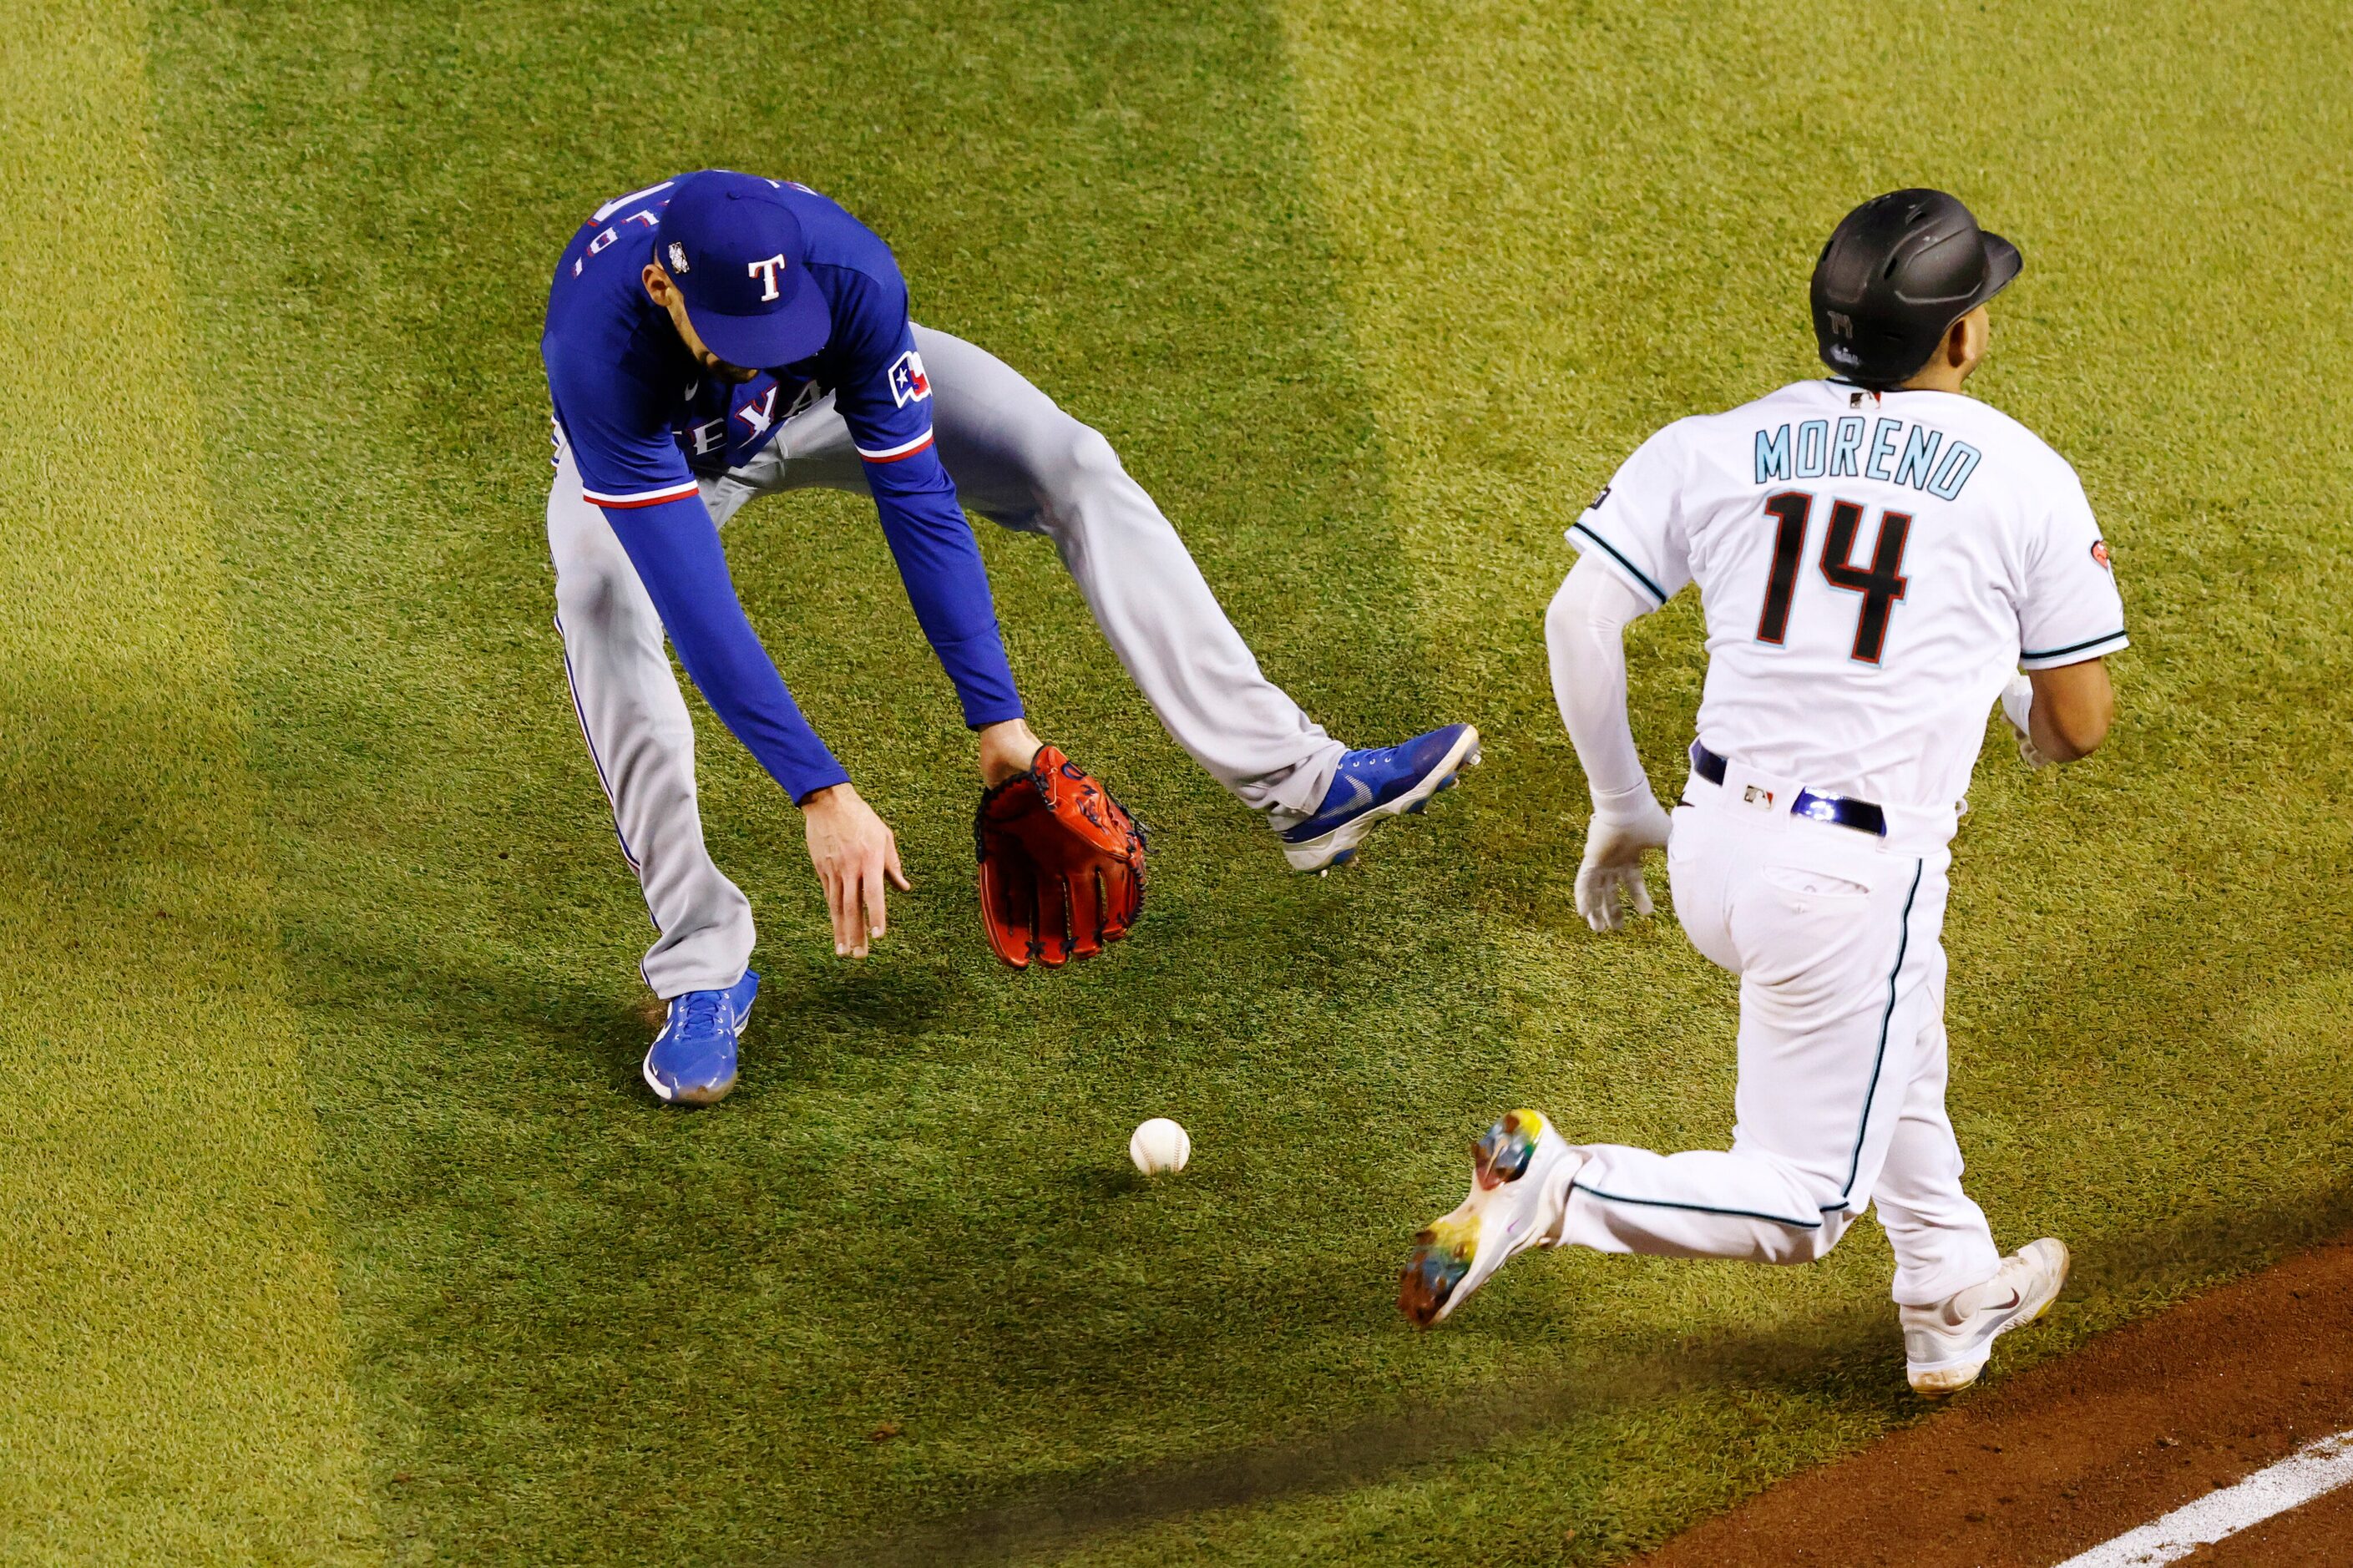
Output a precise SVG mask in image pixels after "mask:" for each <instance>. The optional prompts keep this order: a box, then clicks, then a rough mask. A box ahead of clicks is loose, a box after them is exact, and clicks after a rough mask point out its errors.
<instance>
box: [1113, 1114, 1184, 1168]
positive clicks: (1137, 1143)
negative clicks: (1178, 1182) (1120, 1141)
mask: <svg viewBox="0 0 2353 1568" xmlns="http://www.w3.org/2000/svg"><path fill="white" fill-rule="evenodd" d="M1127 1157H1128V1158H1129V1159H1131V1160H1133V1161H1134V1162H1135V1168H1136V1169H1137V1170H1139V1171H1141V1172H1143V1173H1145V1175H1147V1176H1157V1175H1160V1174H1162V1173H1168V1172H1176V1171H1181V1170H1183V1169H1184V1168H1185V1162H1186V1161H1187V1160H1189V1159H1191V1158H1192V1157H1193V1140H1192V1137H1191V1136H1190V1135H1189V1134H1188V1133H1187V1132H1186V1131H1185V1130H1184V1129H1183V1128H1182V1127H1179V1126H1177V1125H1176V1123H1175V1122H1174V1121H1169V1120H1168V1118H1166V1117H1165V1116H1155V1117H1154V1118H1153V1119H1152V1120H1151V1121H1147V1122H1145V1124H1144V1125H1143V1126H1141V1127H1139V1128H1137V1129H1136V1130H1135V1131H1134V1132H1131V1133H1129V1134H1128V1139H1127Z"/></svg>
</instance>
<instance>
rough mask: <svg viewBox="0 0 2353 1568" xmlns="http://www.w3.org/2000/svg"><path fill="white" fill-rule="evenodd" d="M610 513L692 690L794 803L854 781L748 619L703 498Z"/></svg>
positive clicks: (618, 535)
mask: <svg viewBox="0 0 2353 1568" xmlns="http://www.w3.org/2000/svg"><path fill="white" fill-rule="evenodd" d="M605 517H606V520H607V521H608V522H610V523H611V524H612V526H613V533H614V535H615V537H617V539H619V540H620V542H621V548H622V549H623V550H625V551H627V552H628V556H629V561H630V563H632V564H633V565H635V566H636V567H637V569H638V581H639V582H641V583H643V584H645V585H646V593H647V595H649V596H650V597H651V598H652V600H653V602H654V610H655V612H656V613H657V614H659V616H661V623H662V629H663V630H664V631H666V632H668V633H669V634H670V646H671V647H675V648H676V649H678V659H679V662H680V663H681V664H682V665H684V666H686V673H687V675H688V676H689V678H691V679H692V680H693V682H694V685H695V689H697V690H699V691H701V692H702V697H703V700H705V701H707V702H709V703H710V704H711V710H712V712H714V713H716V714H718V715H719V718H720V721H722V722H723V723H724V724H725V725H726V726H727V728H728V729H729V730H730V731H733V733H734V736H735V738H736V739H737V740H739V741H741V742H744V749H745V750H747V751H749V752H751V753H752V755H753V756H754V757H755V758H757V759H758V760H759V763H760V765H761V766H762V767H764V768H765V769H767V771H768V775H769V776H770V777H771V778H773V779H775V780H776V783H777V784H780V785H782V786H783V788H784V791H785V793H786V795H790V796H791V797H792V798H793V799H794V800H795V801H803V800H807V798H808V797H809V796H810V795H813V794H815V793H816V792H817V791H818V790H821V789H830V788H832V787H833V786H834V785H835V784H848V783H849V773H845V772H844V771H842V766H841V763H839V762H838V761H836V760H835V758H834V755H833V753H832V752H830V751H828V749H827V748H826V743H825V742H823V741H821V740H819V739H818V735H817V731H814V730H812V729H810V728H809V723H808V721H807V719H805V718H803V717H802V716H801V710H800V706H799V704H797V703H796V702H795V701H794V700H793V694H792V692H791V691H790V690H789V689H786V685H785V678H784V677H783V676H781V675H779V674H777V673H776V661H775V660H774V659H772V658H769V657H768V650H767V649H766V648H765V647H763V646H761V643H760V638H759V634H757V633H756V632H754V631H753V629H752V623H751V621H750V620H749V619H748V618H746V617H745V616H744V605H743V601H742V600H740V599H738V598H737V597H736V596H735V580H734V578H733V577H732V576H731V575H729V574H728V571H727V552H725V550H723V548H722V547H721V546H720V543H719V530H718V528H717V527H716V526H715V525H714V524H713V523H712V521H711V513H710V512H709V511H707V510H704V508H703V505H702V497H700V496H686V497H684V498H682V499H681V500H670V501H663V502H661V503H660V504H659V505H657V506H646V507H630V508H627V509H624V508H618V507H613V508H607V510H606V512H605Z"/></svg>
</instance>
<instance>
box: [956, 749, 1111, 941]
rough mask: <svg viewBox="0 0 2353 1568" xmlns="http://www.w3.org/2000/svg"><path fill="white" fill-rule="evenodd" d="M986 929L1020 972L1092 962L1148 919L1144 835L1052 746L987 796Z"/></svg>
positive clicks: (981, 843) (979, 829) (978, 818)
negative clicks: (1138, 920)
mask: <svg viewBox="0 0 2353 1568" xmlns="http://www.w3.org/2000/svg"><path fill="white" fill-rule="evenodd" d="M972 830H973V838H974V840H975V844H976V848H977V850H978V852H979V856H980V923H981V926H982V928H983V929H984V930H986V931H987V932H988V945H989V946H990V947H992V948H994V949H996V951H997V957H999V958H1001V959H1003V960H1004V961H1005V962H1006V963H1009V964H1011V965H1012V966H1013V967H1014V968H1016V969H1027V968H1029V961H1030V960H1031V959H1033V958H1034V959H1036V960H1038V961H1039V963H1043V964H1044V965H1045V966H1046V967H1047V968H1049V969H1060V968H1061V967H1062V965H1064V964H1065V963H1069V962H1070V961H1071V959H1073V958H1092V957H1093V956H1094V955H1095V954H1097V953H1099V952H1102V951H1103V943H1105V942H1117V941H1118V940H1119V939H1120V938H1122V937H1124V936H1125V935H1126V934H1127V928H1128V927H1129V926H1130V925H1132V924H1134V921H1135V917H1136V916H1138V915H1140V914H1142V913H1143V912H1144V829H1143V828H1142V827H1141V826H1138V825H1137V823H1136V820H1135V818H1134V817H1133V816H1129V815H1128V814H1127V812H1126V810H1125V809H1124V807H1123V806H1121V805H1120V804H1119V802H1117V801H1115V800H1113V799H1112V797H1111V792H1110V791H1108V790H1106V789H1104V788H1103V785H1102V784H1097V783H1096V782H1095V781H1094V780H1093V779H1092V777H1090V776H1088V774H1087V773H1085V772H1084V771H1083V770H1082V769H1081V768H1080V766H1079V765H1078V764H1077V763H1073V762H1072V761H1071V759H1070V758H1068V757H1066V756H1064V755H1063V754H1062V753H1061V752H1058V751H1056V750H1055V749H1054V748H1053V747H1051V746H1043V747H1040V748H1039V752H1038V757H1037V760H1036V761H1035V762H1033V763H1030V764H1029V772H1028V773H1024V774H1022V775H1021V776H1020V777H1019V778H1013V779H1008V780H1006V781H1005V782H1004V783H1003V784H998V785H997V787H996V788H995V789H992V790H990V791H988V792H987V794H985V795H982V796H981V797H980V809H979V811H978V812H976V814H975V815H974V817H973V824H972Z"/></svg>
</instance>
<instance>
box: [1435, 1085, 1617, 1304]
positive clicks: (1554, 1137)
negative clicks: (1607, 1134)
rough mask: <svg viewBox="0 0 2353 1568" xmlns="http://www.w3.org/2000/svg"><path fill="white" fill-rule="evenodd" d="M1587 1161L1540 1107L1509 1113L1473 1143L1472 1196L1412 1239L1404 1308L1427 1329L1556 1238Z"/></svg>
mask: <svg viewBox="0 0 2353 1568" xmlns="http://www.w3.org/2000/svg"><path fill="white" fill-rule="evenodd" d="M1584 1163H1585V1159H1584V1156H1582V1155H1580V1154H1579V1153H1577V1151H1576V1150H1574V1149H1571V1148H1570V1147H1569V1146H1568V1145H1567V1143H1566V1142H1563V1141H1562V1139H1561V1135H1560V1134H1559V1133H1557V1132H1556V1131H1553V1130H1552V1123H1550V1122H1549V1121H1546V1120H1545V1119H1544V1117H1543V1115H1542V1114H1541V1113H1540V1112H1537V1111H1534V1110H1513V1111H1507V1112H1505V1113H1504V1119H1503V1120H1502V1121H1498V1122H1496V1123H1495V1124H1494V1125H1493V1127H1490V1128H1488V1129H1487V1131H1486V1134H1485V1135H1484V1136H1483V1137H1482V1138H1481V1139H1480V1140H1479V1141H1478V1142H1475V1143H1473V1144H1472V1145H1471V1195H1470V1196H1469V1197H1467V1198H1464V1199H1463V1200H1462V1202H1461V1205H1459V1206H1458V1207H1456V1209H1455V1210H1454V1212H1453V1213H1452V1214H1450V1215H1447V1216H1446V1217H1445V1218H1443V1219H1441V1220H1439V1221H1438V1222H1436V1223H1435V1224H1433V1225H1431V1226H1430V1227H1429V1228H1428V1229H1427V1230H1424V1231H1423V1232H1422V1233H1421V1234H1420V1235H1419V1236H1417V1237H1414V1238H1413V1241H1414V1247H1413V1257H1412V1258H1409V1259H1408V1260H1407V1262H1406V1266H1405V1272H1404V1273H1402V1274H1400V1275H1398V1310H1399V1311H1401V1312H1403V1313H1404V1314H1405V1315H1406V1316H1407V1317H1409V1318H1411V1319H1412V1320H1413V1321H1415V1322H1417V1323H1419V1324H1420V1325H1421V1326H1422V1327H1423V1328H1425V1329H1426V1328H1428V1327H1430V1325H1431V1324H1432V1323H1435V1322H1438V1321H1440V1320H1442V1319H1443V1318H1444V1317H1445V1316H1446V1315H1447V1314H1448V1313H1449V1312H1451V1311H1452V1310H1454V1309H1455V1308H1457V1307H1459V1306H1461V1304H1462V1302H1463V1301H1464V1300H1466V1299H1467V1298H1468V1297H1469V1296H1470V1294H1471V1292H1472V1291H1473V1290H1476V1289H1479V1287H1480V1286H1482V1285H1484V1284H1485V1283H1486V1282H1487V1280H1488V1278H1489V1277H1490V1276H1492V1275H1493V1273H1494V1272H1495V1270H1496V1269H1498V1268H1502V1267H1503V1266H1504V1263H1505V1262H1507V1261H1508V1260H1509V1259H1511V1258H1515V1257H1517V1256H1518V1255H1519V1254H1521V1253H1523V1252H1525V1251H1526V1250H1527V1249H1528V1248H1529V1247H1550V1246H1551V1245H1552V1244H1553V1243H1554V1242H1555V1241H1557V1240H1558V1239H1559V1238H1560V1221H1561V1215H1562V1213H1563V1211H1564V1210H1566V1209H1567V1206H1568V1184H1569V1181H1570V1179H1571V1178H1572V1177H1574V1176H1575V1175H1576V1174H1577V1167H1579V1166H1580V1165H1582V1164H1584Z"/></svg>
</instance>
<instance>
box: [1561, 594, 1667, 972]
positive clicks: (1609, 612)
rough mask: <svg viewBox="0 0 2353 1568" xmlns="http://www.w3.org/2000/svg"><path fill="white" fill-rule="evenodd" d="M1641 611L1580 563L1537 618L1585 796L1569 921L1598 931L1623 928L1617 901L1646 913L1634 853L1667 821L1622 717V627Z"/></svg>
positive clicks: (1656, 843) (1659, 842)
mask: <svg viewBox="0 0 2353 1568" xmlns="http://www.w3.org/2000/svg"><path fill="white" fill-rule="evenodd" d="M1650 608H1651V606H1650V605H1648V604H1646V603H1645V602H1644V601H1643V600H1642V598H1641V595H1637V594H1636V593H1635V592H1634V590H1633V589H1632V588H1630V587H1629V586H1628V585H1627V584H1626V583H1625V582H1624V581H1623V580H1622V579H1621V578H1620V577H1619V576H1618V575H1617V574H1614V573H1612V572H1610V571H1609V569H1608V568H1607V567H1605V566H1603V565H1602V564H1601V563H1599V561H1596V560H1594V559H1592V558H1591V557H1589V556H1588V557H1585V558H1581V559H1580V560H1579V561H1578V562H1577V564H1576V565H1575V566H1574V567H1572V568H1570V570H1569V574H1568V576H1567V578H1566V579H1565V580H1564V581H1563V582H1562V583H1561V585H1560V592H1558V593H1557V594H1555V595H1553V600H1552V605H1551V607H1550V608H1549V609H1547V610H1546V612H1545V645H1546V649H1547V650H1548V651H1549V653H1550V655H1551V663H1552V691H1553V700H1555V701H1556V702H1557V703H1558V704H1559V705H1560V717H1561V721H1562V722H1563V723H1564V724H1566V725H1567V726H1568V738H1569V740H1570V742H1572V743H1573V744H1574V745H1575V746H1576V747H1577V761H1578V762H1579V763H1581V764H1583V766H1584V768H1585V777H1586V784H1587V787H1588V790H1589V791H1590V792H1591V794H1592V796H1593V820H1592V823H1591V825H1590V826H1588V828H1587V829H1586V835H1585V856H1584V859H1583V862H1582V864H1580V865H1579V866H1578V868H1577V913H1578V914H1580V915H1582V916H1584V917H1585V920H1586V923H1587V924H1588V925H1590V926H1591V927H1592V928H1593V929H1594V930H1595V931H1616V930H1618V929H1619V928H1620V926H1621V925H1623V924H1624V923H1625V918H1626V917H1625V910H1624V903H1625V902H1626V901H1631V903H1632V904H1633V907H1634V912H1635V913H1636V914H1638V915H1647V914H1649V913H1651V894H1650V889H1647V888H1645V887H1644V886H1643V885H1642V854H1643V851H1645V850H1647V849H1653V848H1659V847H1663V846H1664V845H1665V844H1666V842H1667V826H1668V824H1667V814H1666V813H1665V812H1664V811H1663V810H1662V809H1661V808H1660V805H1659V803H1658V800H1657V799H1656V797H1654V796H1653V795H1651V781H1650V779H1649V777H1648V776H1647V775H1645V774H1644V773H1643V772H1642V759H1641V755H1640V754H1639V753H1638V752H1636V751H1635V749H1634V730H1633V726H1632V724H1631V723H1630V722H1629V721H1628V720H1627V717H1626V644H1625V632H1626V626H1627V625H1628V624H1629V623H1630V622H1631V621H1632V620H1634V619H1635V617H1637V616H1642V615H1645V614H1647V613H1649V610H1650ZM1621 895H1622V897H1621Z"/></svg>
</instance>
